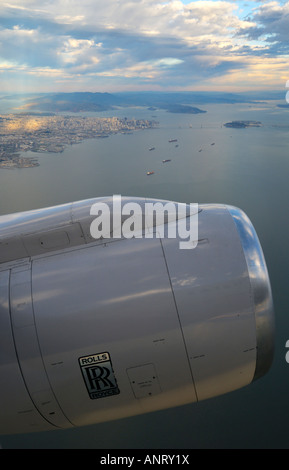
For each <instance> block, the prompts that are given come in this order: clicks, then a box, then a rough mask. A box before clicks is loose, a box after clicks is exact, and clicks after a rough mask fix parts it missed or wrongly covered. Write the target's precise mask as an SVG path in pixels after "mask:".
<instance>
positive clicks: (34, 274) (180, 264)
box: [0, 198, 274, 434]
mask: <svg viewBox="0 0 289 470" xmlns="http://www.w3.org/2000/svg"><path fill="white" fill-rule="evenodd" d="M155 202H164V201H155V200H148V199H143V198H123V200H122V204H123V205H122V206H121V216H120V217H121V218H120V219H118V226H117V230H116V232H118V233H120V235H121V236H119V237H112V236H111V234H112V233H111V231H110V232H109V233H104V232H103V233H102V236H101V237H100V238H98V239H97V238H95V237H94V236H92V227H93V225H92V224H93V223H94V224H95V223H96V222H95V221H96V220H97V217H96V214H99V211H97V210H99V208H101V207H102V208H104V205H105V204H106V207H108V208H111V207H112V204H113V200H112V198H96V199H90V200H85V201H79V202H74V203H71V204H64V205H61V206H55V207H50V208H45V209H39V210H34V211H29V212H22V213H17V214H12V215H7V216H1V217H0V381H1V386H0V403H1V408H0V432H1V434H10V433H24V432H25V433H26V432H33V431H47V430H52V429H65V428H69V427H76V426H83V425H90V424H94V423H98V422H103V421H109V420H114V419H119V418H123V417H127V416H133V415H137V414H141V413H146V412H152V411H155V410H159V409H164V408H169V407H175V406H178V405H184V404H188V403H192V402H197V401H199V400H204V399H208V398H210V397H215V396H217V395H220V394H224V393H227V392H231V391H233V390H236V389H238V388H240V387H243V386H246V385H248V384H250V383H251V382H252V381H253V380H255V379H257V378H259V377H261V376H263V375H264V374H265V373H266V372H267V371H268V369H269V368H270V365H271V362H272V356H273V346H274V313H273V302H272V294H271V288H270V281H269V277H268V273H267V268H266V264H265V260H264V257H263V253H262V249H261V246H260V243H259V241H258V238H257V235H256V233H255V230H254V228H253V226H252V224H251V222H250V221H249V219H248V218H247V216H246V215H245V214H244V213H243V212H242V211H241V210H240V209H238V208H236V207H232V206H226V205H222V204H202V205H198V207H197V209H195V210H194V211H193V212H190V213H189V215H188V214H187V212H186V215H185V217H184V218H185V220H186V224H188V223H189V222H192V223H193V222H194V223H195V226H196V223H197V229H198V231H197V239H194V240H190V241H189V242H188V243H191V246H189V245H188V246H186V247H185V248H187V249H181V245H180V243H181V242H183V240H182V239H181V238H182V237H181V236H180V234H178V232H177V231H176V236H162V234H163V229H164V227H166V229H168V228H174V227H176V225H177V224H178V222H179V220H180V219H176V221H175V222H173V221H172V219H171V218H170V217H169V216H168V215H167V214H166V216H165V217H166V218H164V219H163V223H160V222H159V221H157V220H156V217H154V218H153V219H150V222H149V223H147V225H146V226H143V225H142V226H141V227H140V226H138V229H139V232H138V234H137V235H136V236H131V237H130V236H128V231H127V232H121V231H120V225H119V223H120V222H121V224H124V222H125V220H126V221H127V223H128V222H130V223H131V222H132V219H131V220H130V221H128V216H129V214H130V217H131V212H130V210H131V207H136V206H135V204H138V205H139V206H140V207H144V205H145V204H147V203H148V204H154V203H155ZM127 203H133V204H134V206H130V207H129V212H127V213H125V214H124V213H123V211H122V208H123V207H124V204H127ZM95 204H97V205H96V206H95ZM99 204H100V205H99ZM172 204H173V205H172V206H170V207H171V208H172V209H173V208H174V207H176V204H177V203H172ZM92 207H94V210H92V209H91V208H92ZM150 207H151V206H150ZM182 207H183V206H182ZM186 208H188V205H187V206H186ZM116 220H117V219H116V214H114V213H112V214H111V213H110V214H109V216H108V218H106V219H102V223H103V224H104V222H105V221H106V222H108V221H110V222H112V221H116ZM174 223H175V225H174ZM96 225H97V223H96ZM108 226H109V227H110V229H111V225H108ZM95 228H96V229H97V230H99V232H100V231H101V230H102V227H101V223H99V224H98V226H97V227H95ZM114 228H115V229H116V227H114ZM171 233H173V232H171ZM145 234H147V236H145ZM148 234H150V235H148ZM195 245H196V246H195Z"/></svg>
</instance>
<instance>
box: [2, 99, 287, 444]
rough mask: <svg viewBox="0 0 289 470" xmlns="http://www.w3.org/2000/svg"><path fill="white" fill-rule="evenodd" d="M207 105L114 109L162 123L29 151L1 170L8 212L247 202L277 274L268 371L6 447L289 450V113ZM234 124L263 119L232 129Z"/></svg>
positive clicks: (10, 440)
mask: <svg viewBox="0 0 289 470" xmlns="http://www.w3.org/2000/svg"><path fill="white" fill-rule="evenodd" d="M204 108H205V109H206V111H207V113H205V114H197V115H187V114H170V113H167V112H165V111H160V110H156V111H151V110H148V109H145V108H128V109H125V110H122V109H119V110H118V111H117V113H116V116H117V117H120V118H123V117H124V116H127V117H128V118H129V119H132V118H134V119H145V120H156V121H158V122H159V126H158V127H157V128H153V129H143V130H141V131H140V132H136V131H133V132H132V133H129V134H114V135H110V136H109V138H107V139H87V140H84V141H83V142H82V143H79V144H75V145H71V146H68V147H66V148H65V149H64V151H63V152H62V153H57V152H55V153H54V152H51V153H35V152H29V151H27V152H23V153H22V154H21V155H22V156H23V157H28V158H32V157H34V158H35V157H36V158H37V160H38V162H39V166H35V167H33V168H15V169H9V170H8V169H3V168H2V169H0V214H1V215H2V214H7V213H11V212H17V211H23V210H29V209H35V208H39V207H45V206H51V205H55V204H62V203H65V202H69V201H76V200H81V199H86V198H91V197H97V196H106V195H113V194H121V195H122V196H139V197H144V196H147V197H153V198H161V199H166V200H174V201H178V202H188V203H190V202H196V203H207V202H220V203H226V204H230V205H235V206H238V207H240V208H241V209H243V210H244V211H245V212H246V213H247V215H248V216H249V217H250V219H251V220H252V222H253V224H254V226H255V228H256V231H257V233H258V236H259V238H260V241H261V244H262V246H263V250H264V254H265V258H266V261H267V265H268V270H269V275H270V278H271V283H272V290H273V297H274V305H275V315H276V351H275V358H274V362H273V365H272V368H271V370H270V371H269V373H268V374H267V375H266V376H265V377H263V378H262V379H260V380H258V381H256V382H255V383H253V384H251V385H250V386H248V387H246V388H244V389H241V390H238V391H236V392H232V393H230V394H228V395H224V396H221V397H217V398H214V399H211V400H208V401H204V402H200V403H198V404H192V405H186V406H182V407H179V408H174V409H169V410H164V411H159V412H156V413H152V414H147V415H141V416H136V417H133V418H127V419H123V420H120V421H115V422H110V423H103V424H99V425H94V426H90V427H86V428H79V429H73V430H68V431H55V432H50V433H42V434H39V435H33V434H30V435H21V436H2V437H1V440H0V443H1V445H2V447H3V448H15V447H22V448H96V449H109V448H111V449H113V448H121V449H125V448H127V449H130V448H141V449H159V448H163V449H174V448H289V438H288V436H287V420H288V416H289V403H288V396H289V380H288V376H289V364H287V363H286V361H285V354H286V348H285V343H286V341H287V339H289V317H288V313H287V309H288V307H287V305H288V287H287V284H288V271H289V269H288V266H289V250H288V236H289V221H288V200H289V187H288V174H289V173H288V171H289V155H288V148H289V119H288V110H286V109H281V108H277V107H276V103H275V102H268V103H260V104H238V105H232V104H230V105H224V104H222V105H220V104H218V105H217V104H214V105H212V104H210V105H206V106H204ZM84 115H85V116H97V117H111V116H112V113H111V111H106V112H102V113H85V114H84ZM232 121H258V122H260V123H261V126H260V127H259V126H258V127H248V128H231V127H226V126H225V123H228V122H232ZM169 140H173V142H169ZM150 149H153V150H150ZM163 160H169V161H168V162H165V163H164V162H163ZM148 171H151V172H153V174H152V175H150V176H148V175H147V172H148Z"/></svg>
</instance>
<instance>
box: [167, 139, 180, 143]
mask: <svg viewBox="0 0 289 470" xmlns="http://www.w3.org/2000/svg"><path fill="white" fill-rule="evenodd" d="M177 141H178V139H170V140H169V142H170V143H171V142H177Z"/></svg>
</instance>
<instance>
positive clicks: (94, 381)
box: [79, 352, 120, 399]
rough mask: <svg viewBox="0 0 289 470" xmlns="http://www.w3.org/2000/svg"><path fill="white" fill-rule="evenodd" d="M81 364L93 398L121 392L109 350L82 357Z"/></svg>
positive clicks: (86, 383)
mask: <svg viewBox="0 0 289 470" xmlns="http://www.w3.org/2000/svg"><path fill="white" fill-rule="evenodd" d="M79 365H80V368H81V372H82V375H83V378H84V382H85V385H86V388H87V391H88V393H89V396H90V398H91V399H96V398H103V397H108V396H111V395H117V394H119V393H120V391H119V388H118V385H117V381H116V378H115V375H114V371H113V368H112V363H111V359H110V356H109V353H108V352H104V353H100V354H92V355H90V356H84V357H80V358H79Z"/></svg>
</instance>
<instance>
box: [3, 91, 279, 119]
mask: <svg viewBox="0 0 289 470" xmlns="http://www.w3.org/2000/svg"><path fill="white" fill-rule="evenodd" d="M2 98H3V96H2ZM5 99H6V100H9V99H10V100H19V99H20V100H21V101H22V103H23V106H22V108H19V109H21V112H23V111H26V112H38V113H39V112H42V113H43V112H44V113H57V112H75V113H77V112H85V111H96V112H97V111H107V110H113V109H115V108H118V107H131V106H144V107H147V108H149V109H151V110H157V109H164V110H167V111H168V112H171V113H190V114H196V113H204V112H206V110H203V109H200V108H198V107H197V106H199V105H206V104H210V103H214V104H218V103H219V104H224V103H226V104H235V103H255V102H256V101H264V100H265V101H267V100H277V99H284V92H283V91H282V92H279V91H277V92H276V91H275V92H274V91H272V92H257V93H253V92H249V93H224V92H121V93H92V92H75V93H37V94H25V95H24V94H23V95H20V94H19V95H17V94H14V95H9V96H7V95H6V96H5ZM0 100H1V99H0Z"/></svg>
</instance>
